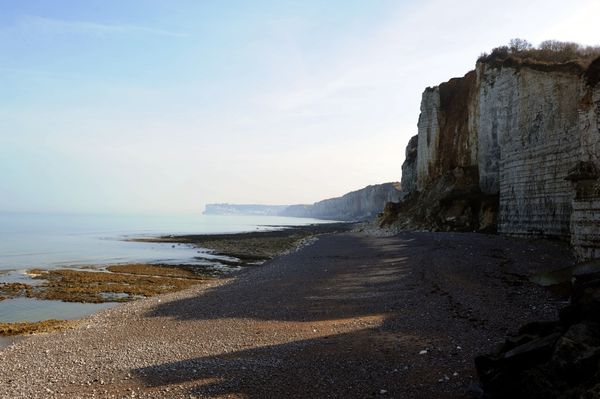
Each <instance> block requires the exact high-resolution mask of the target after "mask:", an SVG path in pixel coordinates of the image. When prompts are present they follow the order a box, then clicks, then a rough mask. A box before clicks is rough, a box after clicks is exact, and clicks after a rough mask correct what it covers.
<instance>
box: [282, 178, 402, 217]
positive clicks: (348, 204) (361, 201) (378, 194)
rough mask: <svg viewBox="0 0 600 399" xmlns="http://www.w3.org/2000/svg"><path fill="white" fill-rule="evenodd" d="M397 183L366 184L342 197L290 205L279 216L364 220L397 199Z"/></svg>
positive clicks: (375, 214)
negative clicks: (308, 203)
mask: <svg viewBox="0 0 600 399" xmlns="http://www.w3.org/2000/svg"><path fill="white" fill-rule="evenodd" d="M399 198H400V188H399V184H397V183H384V184H377V185H372V186H367V187H365V188H363V189H360V190H357V191H352V192H350V193H348V194H346V195H343V196H342V197H337V198H331V199H327V200H323V201H319V202H316V203H314V204H312V205H292V206H290V207H288V208H287V209H285V210H284V211H283V212H282V213H281V216H295V217H310V218H316V219H329V220H365V219H371V218H375V217H377V215H378V214H379V213H381V212H382V211H383V208H384V206H385V204H386V203H387V202H394V201H398V200H399Z"/></svg>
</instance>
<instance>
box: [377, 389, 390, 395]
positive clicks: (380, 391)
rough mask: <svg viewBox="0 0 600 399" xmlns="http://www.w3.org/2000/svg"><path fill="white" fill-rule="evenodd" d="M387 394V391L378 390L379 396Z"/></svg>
mask: <svg viewBox="0 0 600 399" xmlns="http://www.w3.org/2000/svg"><path fill="white" fill-rule="evenodd" d="M387 393H388V391H387V389H380V390H379V394H380V395H385V394H387Z"/></svg>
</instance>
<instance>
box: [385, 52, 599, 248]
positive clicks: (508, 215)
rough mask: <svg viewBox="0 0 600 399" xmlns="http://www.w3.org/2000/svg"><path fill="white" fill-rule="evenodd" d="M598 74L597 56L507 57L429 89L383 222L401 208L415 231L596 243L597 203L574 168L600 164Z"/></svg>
mask: <svg viewBox="0 0 600 399" xmlns="http://www.w3.org/2000/svg"><path fill="white" fill-rule="evenodd" d="M599 76H600V59H598V60H596V61H594V62H593V63H592V64H591V65H590V66H589V67H587V68H585V67H583V66H581V65H580V64H578V63H575V62H569V63H564V64H546V63H544V64H542V63H535V62H524V61H516V60H514V59H511V58H508V59H505V60H502V61H493V60H492V61H484V62H479V63H478V64H477V66H476V69H475V70H474V71H471V72H469V73H468V74H466V75H465V76H464V77H462V78H455V79H451V80H450V81H448V82H446V83H443V84H441V85H439V86H436V87H433V88H427V89H426V90H425V92H424V93H423V97H422V102H421V115H420V117H419V123H418V135H417V136H416V137H417V138H416V139H414V138H413V139H411V142H410V143H409V145H408V147H407V158H406V162H405V164H404V165H403V167H402V169H403V175H402V187H403V199H405V201H404V203H400V204H390V205H388V207H387V208H386V217H384V219H383V222H384V223H386V222H389V221H390V220H391V219H393V217H391V216H390V215H393V214H397V213H400V215H401V216H400V218H399V219H400V223H407V221H410V224H411V225H413V226H414V227H426V228H431V229H439V230H455V229H458V230H484V229H485V230H493V229H495V228H497V231H498V232H500V233H503V234H508V235H515V236H545V237H555V238H559V239H564V240H568V239H571V240H572V242H573V243H574V245H576V246H577V245H587V246H590V245H591V246H592V247H598V243H597V242H595V241H594V240H591V238H590V234H591V235H592V236H593V235H594V234H598V233H599V232H600V212H599V211H598V201H596V200H595V199H591V201H590V198H587V199H585V201H584V199H583V198H578V199H577V200H576V199H575V197H576V192H577V185H578V184H579V183H578V182H576V181H573V180H572V179H569V173H570V171H571V170H572V169H573V167H575V166H576V165H577V163H578V162H588V163H590V164H591V165H593V166H595V167H600V84H598V82H599V81H600V78H599ZM415 141H416V148H415ZM409 154H416V156H409ZM423 208H426V209H423ZM574 210H575V212H574ZM582 224H585V225H586V226H587V227H585V228H582V227H581V226H582ZM590 232H591V233H590ZM582 234H583V235H585V237H583V236H582V238H581V239H579V238H578V236H581V235H582ZM590 240H591V241H590ZM592 241H594V242H592ZM580 252H581V256H582V257H583V258H587V257H589V256H597V255H598V252H600V251H596V250H595V249H593V250H590V249H589V248H587V249H586V250H585V251H580ZM585 253H587V254H588V255H586V254H585Z"/></svg>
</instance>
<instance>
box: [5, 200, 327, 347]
mask: <svg viewBox="0 0 600 399" xmlns="http://www.w3.org/2000/svg"><path fill="white" fill-rule="evenodd" d="M315 223H327V221H324V220H317V219H307V218H291V217H279V216H241V215H202V214H160V215H159V214H66V213H64V214H57V213H54V214H49V213H1V212H0V282H27V283H32V280H31V278H30V277H29V276H28V275H27V270H29V269H32V268H42V269H51V268H65V267H69V268H71V267H74V268H79V267H85V266H101V265H108V264H122V263H137V262H146V263H164V264H206V262H207V260H210V258H211V255H210V251H209V250H206V249H202V248H197V247H193V246H191V245H183V244H180V245H173V244H169V243H146V242H136V241H131V239H135V238H148V237H156V236H162V235H178V234H217V233H241V232H251V231H261V230H274V229H282V228H285V227H286V226H299V225H308V224H315ZM215 261H218V259H216V260H215ZM110 306H114V304H111V303H105V304H81V303H67V302H60V301H41V300H36V299H29V298H16V299H6V300H3V301H0V323H6V322H18V321H39V320H46V319H52V318H59V319H75V318H80V317H83V316H85V315H88V314H91V313H93V312H96V311H98V310H100V309H104V308H106V307H110ZM9 342H10V340H7V339H6V338H3V337H0V347H2V346H5V345H6V344H7V343H9Z"/></svg>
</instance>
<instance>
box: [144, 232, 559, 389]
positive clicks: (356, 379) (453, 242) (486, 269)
mask: <svg viewBox="0 0 600 399" xmlns="http://www.w3.org/2000/svg"><path fill="white" fill-rule="evenodd" d="M542 254H545V255H546V256H548V257H552V259H550V258H548V260H547V261H544V259H543V257H542V258H540V257H541V256H542ZM568 259H569V257H568V254H565V253H564V251H563V249H562V247H560V246H553V245H552V244H548V245H546V243H542V244H539V243H527V242H518V241H514V240H507V239H501V238H498V237H493V236H484V235H475V234H434V233H402V234H400V235H398V236H396V237H389V238H373V237H366V236H360V235H357V234H348V233H346V234H336V235H328V236H324V237H322V238H321V239H319V240H318V241H317V242H316V243H315V244H314V245H312V246H310V247H308V248H305V249H304V250H302V251H300V252H297V253H293V254H290V255H286V256H282V257H279V258H277V259H275V260H274V261H272V262H270V263H268V264H267V265H265V266H264V267H263V268H260V269H255V270H253V271H252V272H250V273H244V274H242V275H240V276H239V277H238V279H235V280H233V281H232V282H231V283H229V284H226V285H223V286H219V287H216V288H214V289H211V290H208V291H206V292H204V293H203V294H201V295H199V296H197V297H192V298H186V299H182V300H176V301H173V302H168V303H164V304H160V305H158V306H156V307H155V308H154V309H153V310H152V311H150V312H149V313H148V314H147V316H149V317H165V318H168V319H174V320H179V321H188V320H189V321H200V320H202V321H204V325H205V328H204V327H203V328H202V329H201V330H197V331H190V335H191V336H195V337H197V339H198V340H205V341H206V342H207V343H206V345H207V348H209V349H210V350H209V351H208V352H207V354H206V355H202V356H190V358H189V359H185V360H181V361H177V362H172V363H164V364H160V365H155V366H151V367H146V368H141V369H136V370H134V374H135V376H136V377H137V378H139V379H141V380H142V381H143V383H144V384H145V385H146V386H148V387H155V388H156V389H169V387H172V386H174V385H183V387H184V388H185V390H186V391H187V392H188V393H189V394H191V395H199V396H211V397H212V396H221V395H225V396H226V395H240V396H241V397H249V398H270V397H272V398H278V397H283V396H293V397H340V398H341V397H344V398H351V397H371V396H379V395H388V397H447V398H459V397H464V395H465V394H464V393H465V391H466V387H467V386H468V385H469V384H470V383H471V382H472V381H473V380H474V379H475V375H474V371H473V365H472V360H471V359H472V358H473V356H475V355H476V354H478V353H481V352H482V351H486V350H488V349H489V348H490V347H492V346H493V344H494V342H495V340H499V339H500V338H501V337H502V336H503V335H504V334H505V333H506V331H507V329H512V328H515V327H516V326H518V325H519V324H521V323H523V322H524V321H528V320H533V319H539V318H540V317H546V318H551V317H553V316H554V312H555V310H556V309H555V307H553V306H552V303H551V302H552V301H551V299H550V297H549V296H548V295H547V293H546V292H545V291H543V290H542V289H541V288H538V287H535V286H533V285H532V284H531V283H529V282H527V280H526V279H525V278H523V277H522V276H523V275H524V274H525V273H531V272H535V271H537V270H538V269H543V268H552V267H557V266H558V265H559V264H560V265H562V264H564V263H563V262H565V261H568ZM532 303H534V304H535V303H539V304H540V309H542V308H543V309H545V310H544V311H536V312H532V311H531V304H532ZM224 320H239V321H240V324H239V330H230V331H223V330H219V329H218V328H217V329H216V330H215V329H214V328H215V327H214V326H213V327H212V328H211V327H209V326H210V325H211V323H218V322H219V321H224ZM215 325H216V326H218V324H215ZM234 325H235V324H234ZM215 346H216V347H219V348H221V349H217V350H215V349H214V347H215ZM226 347H228V348H230V349H226ZM232 347H233V348H235V349H231V348H232ZM424 351H426V352H424Z"/></svg>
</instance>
